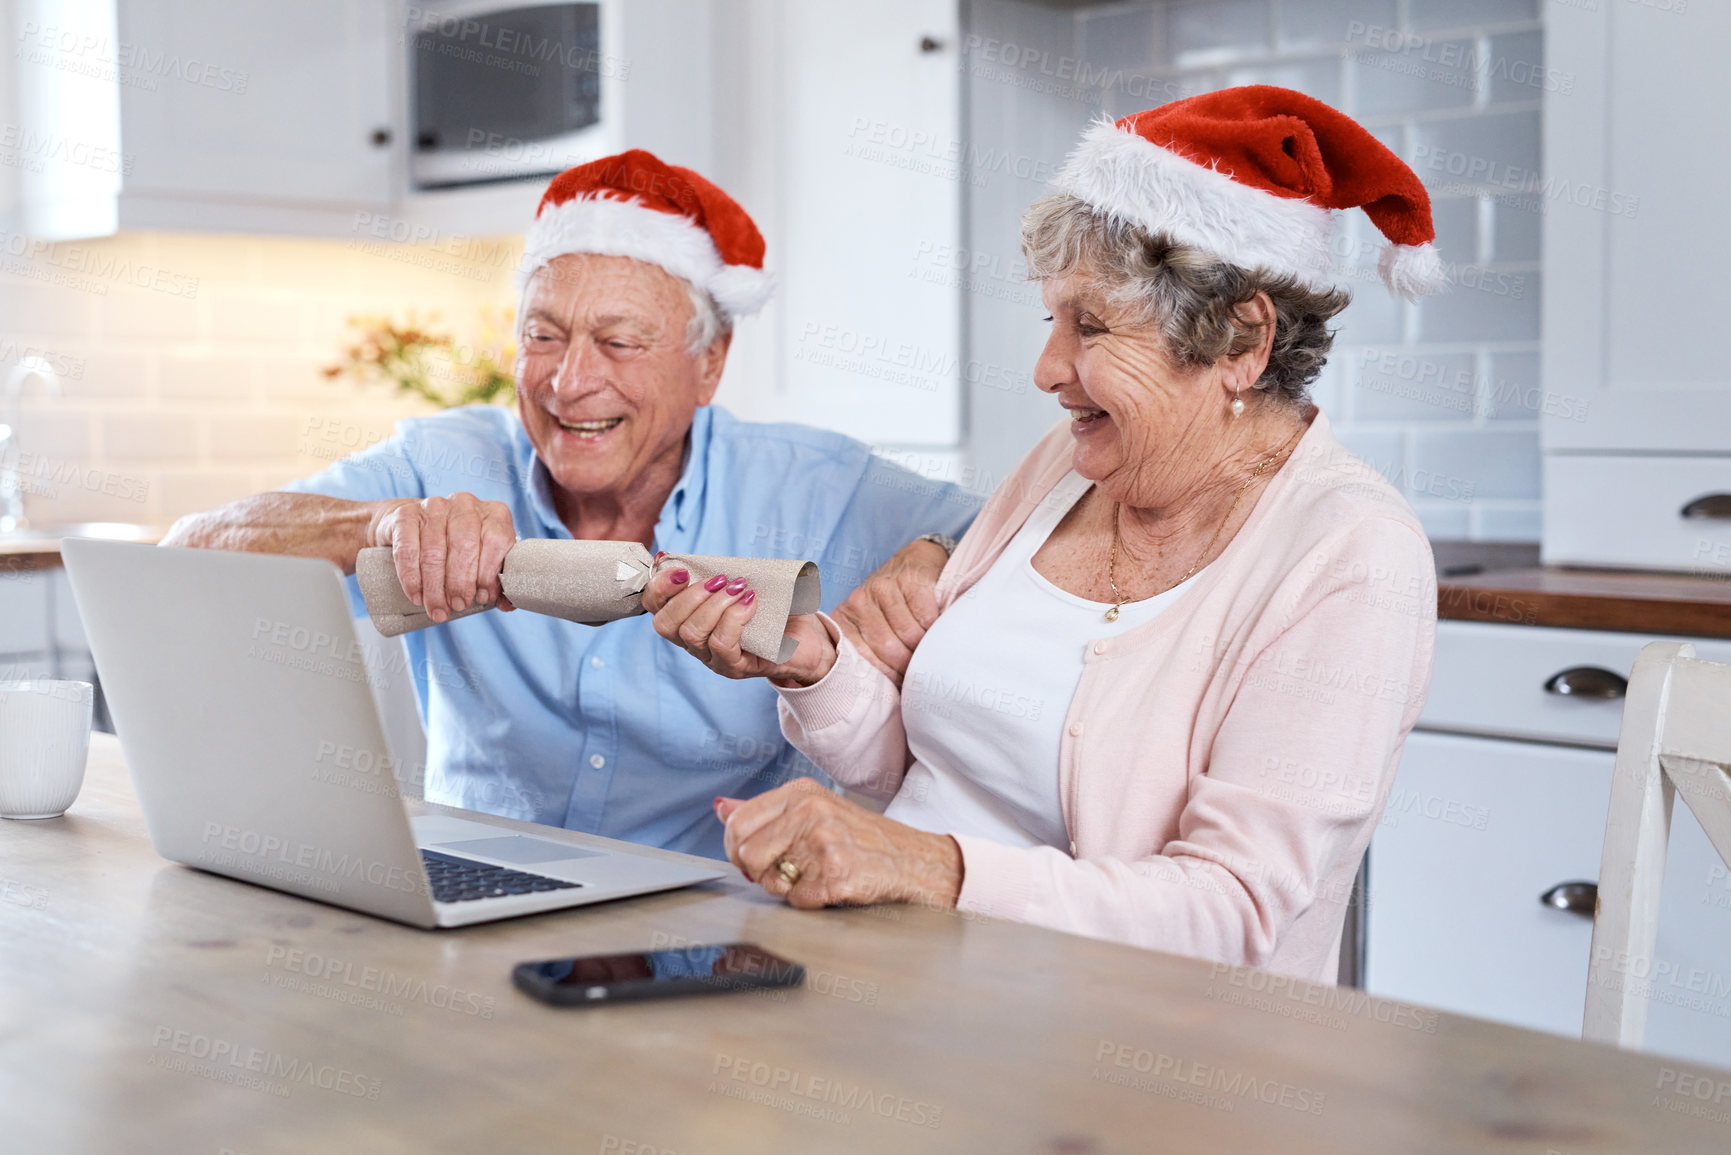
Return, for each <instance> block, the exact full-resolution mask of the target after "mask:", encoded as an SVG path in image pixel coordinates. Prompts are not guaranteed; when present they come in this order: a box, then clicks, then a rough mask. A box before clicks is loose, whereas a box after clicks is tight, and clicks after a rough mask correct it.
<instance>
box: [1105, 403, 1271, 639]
mask: <svg viewBox="0 0 1731 1155" xmlns="http://www.w3.org/2000/svg"><path fill="white" fill-rule="evenodd" d="M1302 436H1304V430H1302V429H1301V430H1299V431H1298V432H1297V433H1295V434H1294V435H1293V436H1292V437H1291V438H1290V439H1289V440H1288V441H1287V442H1286V444H1285V445H1282V446H1281V447H1280V448H1279V449H1276V450H1275V451H1274V452H1273V453H1271V454H1269V455H1268V456H1267V457H1264V458H1263V459H1262V460H1261V461H1259V462H1257V463H1256V465H1255V467H1254V468H1252V469H1251V471H1250V476H1249V477H1247V478H1245V479H1244V484H1243V485H1241V486H1239V487H1238V492H1237V493H1235V494H1233V495H1232V504H1231V505H1229V506H1227V507H1226V516H1225V517H1224V518H1222V519H1221V522H1220V524H1219V525H1217V526H1215V527H1214V536H1213V537H1211V538H1209V539H1208V544H1207V545H1205V546H1203V547H1202V552H1201V553H1200V554H1198V555H1197V556H1196V564H1195V565H1193V566H1191V567H1190V568H1189V569H1187V570H1185V571H1184V576H1183V577H1181V578H1179V579H1178V580H1177V581H1175V582H1173V583H1172V584H1171V585H1169V586H1167V587H1166V589H1168V590H1170V589H1176V588H1177V587H1178V586H1181V585H1183V584H1184V583H1185V582H1187V581H1189V580H1190V579H1191V578H1192V577H1195V576H1196V571H1197V570H1199V569H1201V568H1202V559H1203V558H1206V557H1207V556H1208V555H1209V554H1210V553H1212V552H1213V551H1214V544H1215V543H1216V542H1218V541H1219V540H1220V535H1221V533H1222V532H1224V531H1225V529H1226V526H1227V524H1228V523H1229V522H1231V520H1232V515H1233V513H1235V512H1236V511H1237V509H1238V502H1239V500H1240V499H1242V498H1243V497H1244V491H1245V490H1247V489H1249V488H1250V486H1251V485H1252V484H1253V483H1254V482H1255V481H1256V479H1257V478H1259V477H1261V476H1262V475H1263V474H1264V473H1266V472H1268V467H1269V466H1271V465H1273V464H1274V463H1275V462H1276V461H1277V460H1279V459H1280V458H1281V457H1283V456H1285V455H1286V454H1288V453H1290V452H1291V451H1292V446H1293V443H1294V442H1296V441H1297V440H1298V439H1299V438H1300V437H1302ZM1106 584H1107V585H1109V586H1111V587H1112V605H1111V606H1110V608H1108V609H1107V610H1106V620H1107V621H1109V622H1115V621H1117V620H1118V611H1119V610H1120V609H1122V608H1123V607H1124V606H1126V605H1128V604H1129V603H1130V600H1131V599H1129V598H1127V597H1125V596H1124V595H1123V594H1121V593H1119V592H1118V503H1117V502H1113V503H1112V552H1111V554H1110V555H1109V556H1108V558H1107V561H1106ZM1164 592H1165V590H1162V591H1161V593H1164ZM1152 596H1159V595H1152Z"/></svg>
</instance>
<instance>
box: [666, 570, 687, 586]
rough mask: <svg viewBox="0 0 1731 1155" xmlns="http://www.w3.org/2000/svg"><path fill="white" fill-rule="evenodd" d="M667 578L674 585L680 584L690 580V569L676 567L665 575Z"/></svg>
mask: <svg viewBox="0 0 1731 1155" xmlns="http://www.w3.org/2000/svg"><path fill="white" fill-rule="evenodd" d="M667 580H668V581H670V582H672V583H673V584H674V585H676V586H682V585H684V584H685V583H686V582H688V581H690V580H691V571H690V570H688V569H676V570H674V571H673V572H672V573H670V574H668V575H667Z"/></svg>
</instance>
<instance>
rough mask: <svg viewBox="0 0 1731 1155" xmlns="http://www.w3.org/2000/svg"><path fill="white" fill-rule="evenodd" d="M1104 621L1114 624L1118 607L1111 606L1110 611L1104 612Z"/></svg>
mask: <svg viewBox="0 0 1731 1155" xmlns="http://www.w3.org/2000/svg"><path fill="white" fill-rule="evenodd" d="M1106 620H1107V621H1109V622H1115V621H1117V620H1118V607H1117V606H1113V607H1112V608H1111V609H1109V610H1107V611H1106Z"/></svg>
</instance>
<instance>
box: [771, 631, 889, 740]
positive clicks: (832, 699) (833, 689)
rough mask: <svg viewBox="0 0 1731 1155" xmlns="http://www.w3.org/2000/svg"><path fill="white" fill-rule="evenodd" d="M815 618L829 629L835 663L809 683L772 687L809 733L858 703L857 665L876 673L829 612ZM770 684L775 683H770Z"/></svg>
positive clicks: (836, 720)
mask: <svg viewBox="0 0 1731 1155" xmlns="http://www.w3.org/2000/svg"><path fill="white" fill-rule="evenodd" d="M817 620H818V621H820V622H822V623H823V628H824V629H825V630H827V631H829V638H830V641H831V642H833V643H834V644H835V664H834V665H832V666H830V668H829V672H828V673H826V674H825V675H824V676H823V677H821V678H819V679H818V680H817V681H815V682H813V683H812V684H811V685H809V686H791V687H789V686H775V692H776V693H777V694H780V695H781V700H782V703H783V704H784V705H785V706H786V707H787V709H788V711H789V712H790V713H792V714H793V716H794V718H795V720H797V721H798V722H799V724H800V728H801V729H802V730H804V731H805V732H806V733H808V734H810V733H812V732H813V731H816V730H822V729H823V728H824V727H826V726H834V725H836V724H838V723H840V722H845V721H847V718H848V715H850V714H852V713H853V711H854V707H855V705H856V704H857V703H858V702H859V696H860V690H861V686H860V684H859V683H860V679H859V666H860V665H862V664H863V665H866V666H867V668H868V669H870V670H871V672H872V673H874V674H876V673H878V670H877V668H876V667H875V666H871V665H870V664H869V663H866V662H864V660H863V659H862V658H861V657H860V656H859V653H858V652H857V651H856V650H855V649H854V647H853V643H852V642H850V641H848V639H847V635H846V634H843V633H842V632H841V627H840V626H838V625H836V624H835V622H834V621H832V620H831V619H830V616H829V615H828V614H825V613H820V614H818V615H817ZM879 676H880V677H881V676H882V675H881V674H879ZM770 684H771V685H772V686H774V685H775V683H773V682H771V683H770Z"/></svg>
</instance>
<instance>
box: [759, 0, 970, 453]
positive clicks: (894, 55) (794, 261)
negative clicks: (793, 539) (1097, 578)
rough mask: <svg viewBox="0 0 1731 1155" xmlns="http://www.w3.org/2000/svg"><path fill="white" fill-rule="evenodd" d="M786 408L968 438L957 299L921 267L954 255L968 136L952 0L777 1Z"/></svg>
mask: <svg viewBox="0 0 1731 1155" xmlns="http://www.w3.org/2000/svg"><path fill="white" fill-rule="evenodd" d="M780 12H781V21H780V28H779V37H780V49H781V62H782V68H783V70H784V75H785V80H784V83H785V85H786V92H785V99H784V100H783V101H782V102H781V103H780V105H779V107H778V109H777V113H776V118H777V120H778V121H779V123H777V124H775V125H774V127H773V128H771V129H769V131H770V132H771V133H772V134H773V136H774V139H776V140H777V142H778V144H779V147H780V150H781V156H782V164H783V168H782V172H783V174H784V175H783V184H782V189H781V190H780V191H781V196H780V214H779V222H778V223H779V228H778V229H777V234H778V235H777V236H776V237H775V241H776V242H778V243H776V244H774V245H773V247H772V249H771V252H770V257H771V258H772V263H773V264H774V265H775V269H776V275H777V278H778V280H779V282H780V285H779V288H778V294H779V295H780V296H781V299H782V306H781V309H782V314H781V331H782V346H783V350H784V357H785V360H784V362H783V366H782V373H781V388H782V394H783V396H782V399H781V402H782V404H781V410H782V412H783V413H785V414H786V415H787V416H788V417H789V418H790V419H792V420H796V421H804V422H808V423H810V424H813V425H820V426H824V427H827V428H831V429H839V430H842V431H844V432H846V433H848V434H850V435H852V436H854V437H857V438H860V439H861V440H863V441H870V442H876V443H880V444H883V443H890V444H901V445H926V446H931V445H936V446H947V445H955V444H957V443H958V442H959V441H960V439H961V386H962V378H963V365H962V363H961V352H962V349H961V331H962V326H961V295H960V293H959V292H958V291H957V290H956V288H955V287H954V286H953V285H951V284H948V283H935V284H934V283H932V282H930V281H926V280H920V279H917V278H916V277H914V276H912V274H913V273H914V272H916V271H917V268H916V263H915V262H916V260H917V257H918V255H919V254H920V253H922V252H934V251H937V252H946V253H947V252H953V251H954V250H955V248H956V246H957V244H958V242H959V238H960V233H961V204H962V194H961V189H962V185H963V183H964V182H966V181H968V180H969V179H971V178H972V176H973V174H974V173H975V171H976V166H975V163H974V160H973V157H972V154H971V153H970V151H969V148H968V145H967V143H966V142H965V141H964V140H963V139H962V131H961V117H960V85H959V82H958V80H957V75H956V67H957V60H958V59H959V56H958V52H959V44H958V39H959V36H960V28H959V23H958V16H957V9H956V4H955V3H954V0H880V2H879V3H874V4H869V5H863V4H856V3H851V2H849V0H797V2H787V3H783V4H782V5H781V6H780Z"/></svg>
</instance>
